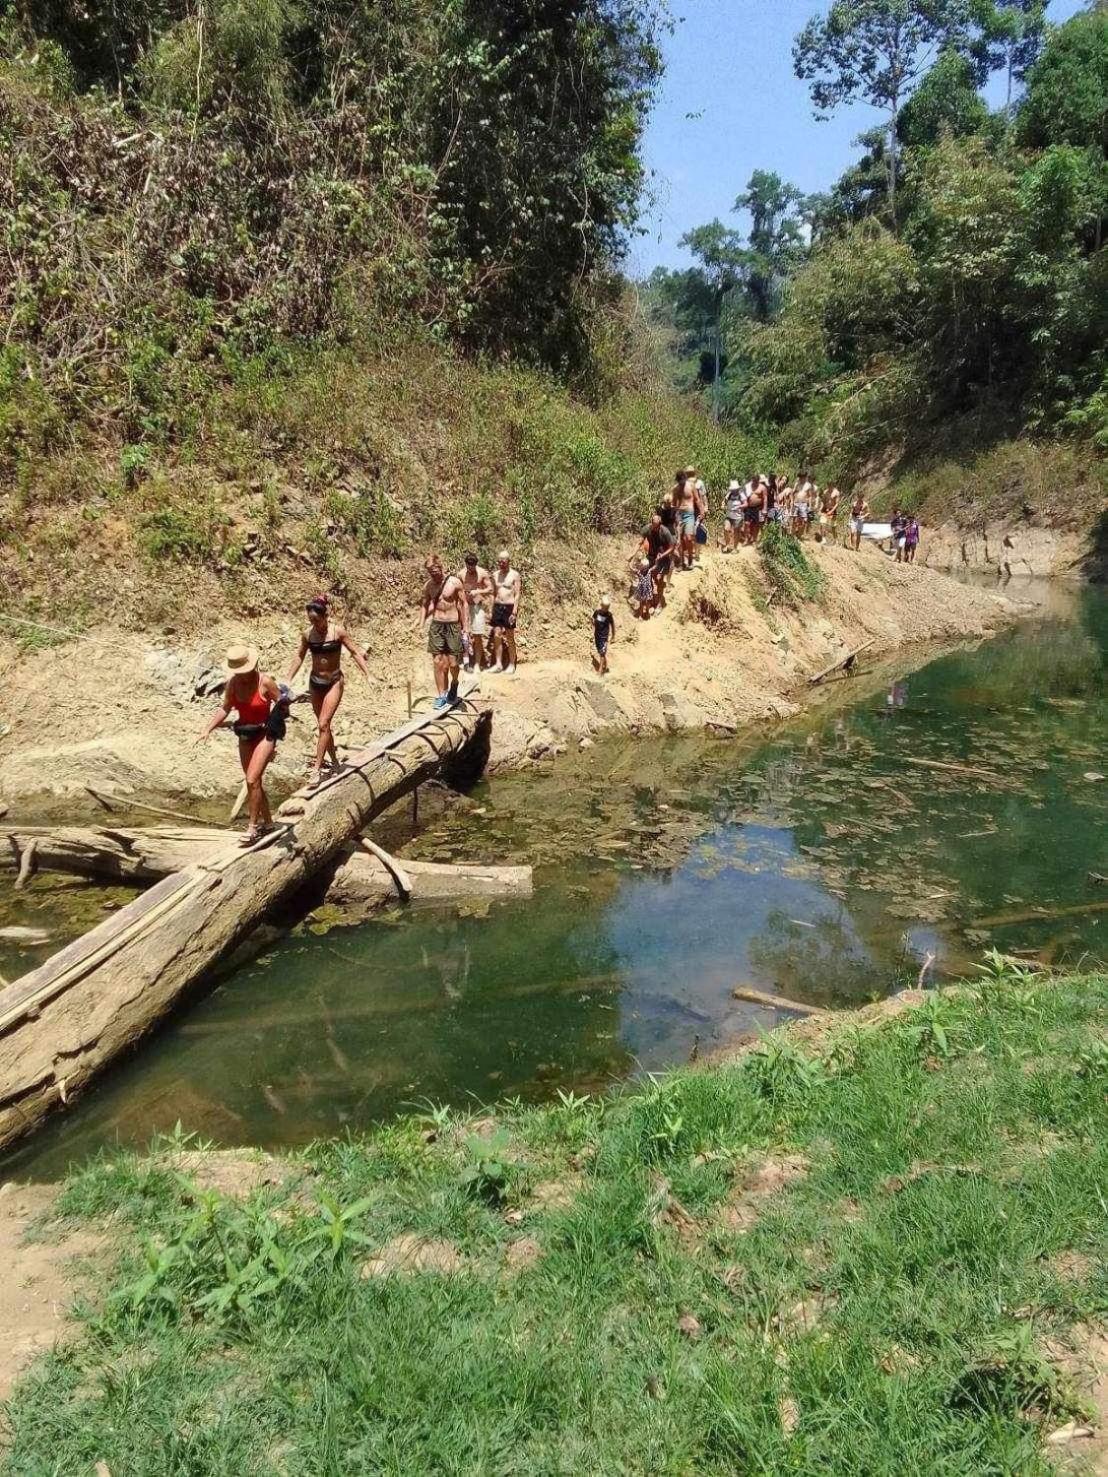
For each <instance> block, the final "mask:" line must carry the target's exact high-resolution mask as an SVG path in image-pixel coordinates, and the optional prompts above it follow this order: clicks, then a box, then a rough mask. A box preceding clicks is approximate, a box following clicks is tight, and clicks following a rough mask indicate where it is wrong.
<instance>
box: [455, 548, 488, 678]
mask: <svg viewBox="0 0 1108 1477" xmlns="http://www.w3.org/2000/svg"><path fill="white" fill-rule="evenodd" d="M458 578H459V579H460V580H461V582H462V587H463V589H464V590H465V592H466V602H467V604H468V605H469V641H470V645H469V650H468V652H467V653H466V656H467V660H466V670H467V671H469V672H472V671H473V669H474V667H476V668H477V670H478V671H479V672H483V671H484V670H485V662H486V657H485V637H486V636H487V635H488V634H489V617H488V609H487V604H486V602H487V601H488V599H489V597H490V596H491V595H492V575H491V574H490V573H489V572H488V570H487V569H484V568H482V566H481V565H480V564H479V563H478V562H477V555H476V554H467V555H466V557H465V563H464V565H463V567H462V568H461V569H460V570H459V571H458Z"/></svg>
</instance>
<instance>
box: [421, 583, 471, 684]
mask: <svg viewBox="0 0 1108 1477" xmlns="http://www.w3.org/2000/svg"><path fill="white" fill-rule="evenodd" d="M423 567H424V569H425V570H426V571H427V583H426V584H425V585H424V587H423V600H422V602H421V604H420V615H421V620H420V629H421V630H422V629H423V628H424V627H426V628H427V650H428V651H429V652H430V653H431V658H432V661H433V662H434V667H435V690H436V692H437V694H438V695H437V697H436V698H435V703H434V706H435V708H436V709H442V708H449V707H450V705H451V704H452V703H456V702H457V701H458V673H459V670H460V666H461V660H462V649H463V644H464V641H465V639H466V638H467V637H468V636H469V603H468V601H467V600H466V592H465V589H464V587H463V585H462V582H461V580H460V579H459V578H458V576H457V575H456V574H447V573H446V571H445V570H444V569H443V567H442V560H441V559H440V558H439V556H438V555H437V554H428V556H427V558H426V560H425V561H424V565H423Z"/></svg>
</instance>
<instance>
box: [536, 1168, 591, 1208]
mask: <svg viewBox="0 0 1108 1477" xmlns="http://www.w3.org/2000/svg"><path fill="white" fill-rule="evenodd" d="M580 1193H581V1178H580V1176H579V1175H564V1176H562V1177H561V1178H560V1179H554V1180H543V1181H542V1182H541V1183H540V1184H537V1185H536V1186H535V1188H534V1189H533V1190H532V1191H531V1207H532V1208H533V1209H535V1210H568V1209H569V1207H570V1206H571V1205H572V1204H573V1202H574V1201H575V1200H576V1199H577V1196H578V1195H579V1194H580Z"/></svg>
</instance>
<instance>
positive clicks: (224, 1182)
mask: <svg viewBox="0 0 1108 1477" xmlns="http://www.w3.org/2000/svg"><path fill="white" fill-rule="evenodd" d="M169 1165H170V1168H171V1169H175V1170H176V1171H177V1172H178V1173H179V1174H183V1175H185V1176H186V1178H188V1179H190V1180H191V1181H192V1182H193V1184H194V1185H195V1186H196V1187H197V1189H199V1190H214V1191H216V1192H217V1193H218V1194H220V1195H226V1196H227V1197H228V1198H229V1199H231V1200H245V1199H247V1198H248V1197H249V1196H250V1195H252V1194H253V1193H254V1191H255V1190H260V1189H261V1187H262V1186H263V1185H279V1184H280V1183H281V1180H282V1179H283V1177H284V1175H283V1168H282V1165H281V1163H280V1161H279V1160H277V1159H273V1158H271V1157H270V1156H269V1155H268V1154H262V1153H256V1152H255V1153H251V1152H249V1151H247V1152H243V1151H241V1150H238V1149H197V1150H191V1149H190V1150H186V1151H185V1152H184V1153H181V1154H174V1155H173V1156H172V1158H171V1159H170V1161H169Z"/></svg>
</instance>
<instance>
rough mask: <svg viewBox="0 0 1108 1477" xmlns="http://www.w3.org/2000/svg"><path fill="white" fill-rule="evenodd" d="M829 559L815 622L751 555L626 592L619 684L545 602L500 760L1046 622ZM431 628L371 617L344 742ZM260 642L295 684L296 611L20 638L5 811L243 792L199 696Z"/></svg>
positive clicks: (497, 687) (425, 665)
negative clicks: (655, 591) (163, 627)
mask: <svg viewBox="0 0 1108 1477" xmlns="http://www.w3.org/2000/svg"><path fill="white" fill-rule="evenodd" d="M809 549H810V552H811V553H812V554H813V557H814V558H815V559H816V561H817V562H818V563H819V565H820V567H821V568H822V569H823V571H824V572H825V574H826V576H827V584H826V589H825V591H824V594H823V596H822V597H821V599H820V601H819V602H818V603H816V604H809V605H805V606H804V607H802V608H801V610H799V611H788V610H777V609H775V608H768V607H767V605H766V600H765V590H764V587H763V585H762V582H761V577H760V573H759V568H758V560H757V557H756V555H755V554H754V552H753V551H751V550H740V551H739V552H738V553H737V554H735V555H732V556H724V555H721V554H719V553H715V552H712V553H706V555H705V558H704V563H703V566H702V567H701V568H699V569H697V570H696V571H694V572H692V573H690V574H685V575H681V576H678V578H677V581H676V585H675V587H674V589H673V591H672V594H671V598H670V601H669V606H668V608H667V609H666V610H665V611H664V612H662V613H661V614H660V615H659V616H658V617H656V618H655V619H653V620H651V621H650V622H647V623H642V622H637V621H635V620H634V619H633V618H632V617H631V615H630V612H629V610H627V608H626V607H625V605H624V604H623V601H622V600H621V599H617V601H616V613H617V623H618V634H617V640H616V642H615V644H614V646H613V649H612V659H611V665H612V670H611V673H610V674H609V675H608V676H607V677H605V678H603V679H602V678H599V677H597V676H596V675H595V673H594V672H593V670H592V666H591V661H590V655H591V645H590V623H589V612H590V609H591V601H590V600H589V599H588V598H585V599H582V598H581V597H580V595H578V594H576V593H575V596H574V597H573V599H572V601H567V602H566V603H564V604H562V605H560V606H548V605H545V604H544V605H538V604H537V603H536V602H534V601H533V602H532V603H531V604H529V605H525V607H524V612H523V617H522V621H521V639H520V649H521V664H520V667H519V670H518V672H517V674H516V675H515V676H514V677H512V678H508V677H503V676H491V675H486V676H485V677H484V678H483V682H482V691H483V693H485V694H487V695H488V696H489V697H490V698H491V700H492V702H493V705H494V708H495V712H496V718H495V722H494V733H493V752H492V765H493V767H494V768H503V767H510V766H512V765H518V764H520V763H526V762H528V761H529V760H533V759H536V758H541V757H542V756H543V755H545V754H549V753H550V752H551V751H552V750H556V749H557V747H558V746H559V745H563V744H569V743H573V742H580V741H581V740H582V739H585V738H588V737H590V736H592V735H594V734H597V733H599V732H602V731H604V730H608V729H616V730H624V731H629V732H657V731H667V730H671V731H672V730H678V729H695V728H701V727H704V726H707V725H717V726H722V727H725V728H735V729H738V728H741V727H744V726H747V725H751V724H755V723H758V722H763V721H766V720H772V719H775V718H783V717H788V716H790V715H791V714H793V713H795V712H796V711H798V710H799V708H800V707H801V706H802V705H803V704H804V702H805V700H806V693H807V692H808V688H807V677H808V676H809V675H810V674H812V673H814V672H817V671H819V670H821V669H822V668H824V667H826V666H828V665H829V664H830V663H832V662H834V661H835V659H836V658H837V657H838V656H839V655H840V654H842V653H844V652H846V651H849V650H851V649H853V648H854V647H856V646H860V645H861V644H862V643H863V642H866V641H871V640H872V641H873V643H874V644H873V646H872V648H871V653H872V654H873V655H877V654H880V653H888V652H891V651H894V650H896V649H899V648H902V647H906V646H911V645H915V644H919V643H926V642H943V641H954V640H959V639H962V638H967V639H973V638H979V637H982V636H985V635H987V634H988V633H989V632H990V631H993V630H995V629H997V628H998V627H999V626H1001V625H1003V624H1004V623H1006V622H1009V621H1011V620H1013V619H1015V618H1017V617H1018V616H1020V615H1021V614H1026V613H1027V609H1028V607H1027V604H1026V602H1025V601H1013V600H1012V599H1009V598H1007V597H1006V596H1005V595H1003V594H1001V593H1000V592H998V591H993V590H990V589H979V588H973V587H970V586H967V585H964V584H960V583H958V582H957V581H955V580H953V579H951V578H950V577H948V576H946V575H944V574H941V573H939V572H938V571H936V570H932V569H927V568H924V567H922V566H919V565H917V566H903V565H899V566H898V565H896V564H894V563H892V562H891V561H890V560H889V559H888V558H886V557H885V556H884V555H883V554H881V553H880V552H879V551H878V550H876V549H873V548H863V549H862V551H861V552H860V553H859V554H852V553H850V552H849V551H847V550H845V549H841V548H830V547H823V548H816V547H815V546H812V545H810V546H809ZM625 555H626V541H624V540H620V541H617V540H614V539H613V540H606V541H603V542H602V543H600V544H599V545H597V547H596V549H595V551H594V552H593V555H592V557H591V558H590V559H589V560H588V562H587V564H586V565H585V566H584V567H583V568H582V581H581V584H582V588H583V589H586V590H590V591H595V592H596V593H599V592H600V591H602V590H605V589H611V590H613V591H620V592H621V591H622V589H623V586H624V576H623V573H622V570H623V568H624V566H623V562H622V561H623V559H624V557H625ZM412 590H413V593H414V592H416V591H417V590H418V584H417V582H416V578H415V574H414V571H413V581H412ZM290 604H291V602H290ZM414 626H415V621H414V616H413V613H412V610H411V608H410V607H408V608H405V609H393V610H389V611H387V612H384V613H382V615H381V616H380V617H378V618H377V620H376V621H374V622H372V623H369V624H368V625H367V624H364V623H359V625H358V627H357V629H356V632H355V634H356V636H357V638H358V639H359V640H360V641H363V642H365V643H366V644H367V646H368V660H369V664H370V668H371V673H372V680H371V682H370V683H369V684H366V683H364V682H363V681H362V680H361V679H360V678H359V677H358V675H357V673H356V672H353V673H352V674H351V675H350V677H349V678H348V684H347V694H346V698H345V700H344V702H343V706H342V708H341V710H340V714H339V719H338V723H337V736H338V739H339V742H340V743H348V744H353V743H357V742H361V741H363V740H365V739H366V738H368V737H369V736H371V735H372V734H374V733H375V732H378V731H381V730H383V729H387V728H389V727H392V726H394V725H395V724H396V723H397V722H399V721H401V720H402V719H403V718H404V717H405V716H406V714H407V692H408V683H409V682H410V683H411V684H412V690H413V692H414V693H415V694H416V695H417V696H418V695H419V694H423V693H426V692H427V691H428V689H429V686H430V664H429V661H428V659H427V657H426V654H425V652H424V651H423V649H422V642H421V640H420V639H419V637H418V636H417V635H416V634H415V629H414ZM244 634H249V636H250V638H251V639H252V640H254V641H256V642H257V643H258V644H259V646H260V647H261V648H262V651H263V654H264V658H263V659H264V662H265V664H266V665H267V667H269V669H270V670H273V671H274V672H276V673H277V674H278V675H280V674H281V673H282V672H283V671H284V669H285V667H286V666H287V664H288V660H289V656H290V654H291V652H292V651H293V650H294V649H295V645H296V639H297V634H298V626H297V624H296V622H295V605H294V604H292V605H291V609H290V614H289V615H288V616H284V617H271V618H264V619H257V620H254V621H251V622H249V623H245V622H239V623H234V624H232V623H229V622H221V623H220V624H219V625H212V626H207V627H205V628H204V629H203V630H195V631H190V630H185V629H182V628H180V627H178V628H175V629H174V630H172V631H162V632H150V633H137V632H130V631H120V630H116V629H114V628H99V629H95V630H92V631H90V632H88V633H86V634H84V635H82V636H80V637H79V638H78V639H76V640H73V641H70V642H68V643H66V644H64V645H59V646H56V647H53V648H50V649H48V650H40V651H36V652H34V653H30V654H28V653H26V652H22V653H21V652H20V651H19V650H18V648H17V647H16V646H15V645H14V644H13V643H12V642H10V641H6V642H3V643H0V690H2V691H3V693H4V703H3V711H2V712H0V802H3V803H6V804H7V805H8V806H9V808H10V809H11V810H12V812H13V813H16V812H17V811H18V812H20V813H25V812H27V811H31V810H34V811H42V810H51V809H63V808H64V809H65V810H66V811H67V813H70V814H72V812H73V810H74V809H75V808H80V807H82V806H83V805H85V804H87V805H89V806H90V807H91V806H92V802H91V800H89V798H88V796H87V794H86V793H85V790H84V787H85V786H88V785H91V786H94V787H97V788H100V789H104V790H113V791H115V792H117V793H119V794H124V795H125V794H132V795H140V794H154V793H156V794H159V795H162V796H171V795H176V796H187V797H190V798H192V799H193V800H196V801H204V800H217V799H221V798H222V797H225V796H227V795H230V794H233V793H234V792H235V791H236V789H237V787H238V783H239V775H238V771H237V764H236V762H235V757H234V754H233V752H232V745H231V741H230V740H229V739H225V738H223V737H221V736H217V738H216V739H215V740H213V741H212V742H211V743H210V744H207V745H205V746H203V747H195V746H193V744H192V742H191V740H192V738H193V736H194V735H195V733H196V732H197V730H198V729H199V728H200V726H201V723H202V720H203V716H204V714H205V713H206V712H207V711H209V710H210V705H211V699H210V698H206V697H202V696H198V695H197V693H196V691H195V687H196V683H197V677H198V675H199V674H202V673H203V672H205V670H208V669H210V668H211V667H212V665H213V663H214V660H215V658H216V656H217V655H218V653H219V652H220V651H221V649H222V648H223V646H224V645H225V644H226V643H227V642H228V641H229V640H232V639H235V638H240V639H241V637H242V636H243V635H244ZM300 680H301V681H303V675H302V676H301V679H300ZM297 711H298V713H300V714H303V715H305V718H306V721H302V722H300V723H298V724H295V725H293V727H292V728H291V730H290V738H289V740H288V741H287V742H286V743H285V744H284V745H283V747H282V750H281V754H280V759H279V762H278V766H277V771H276V776H277V779H278V782H279V783H282V782H283V783H285V784H289V785H291V784H292V783H294V782H299V781H301V780H302V777H303V774H304V769H305V765H306V761H307V756H308V750H309V745H310V742H311V738H312V727H311V722H310V715H309V714H308V713H307V709H306V708H301V709H299V710H297Z"/></svg>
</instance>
